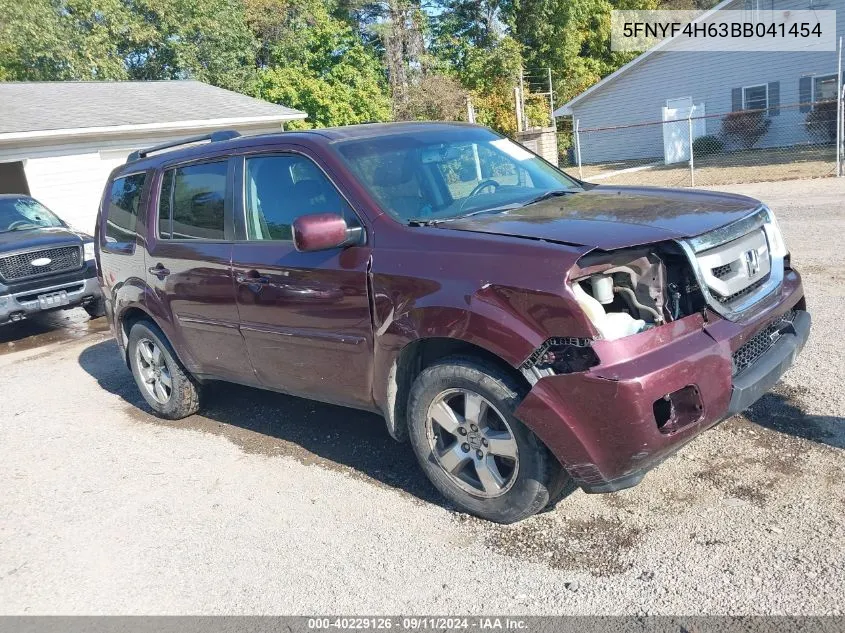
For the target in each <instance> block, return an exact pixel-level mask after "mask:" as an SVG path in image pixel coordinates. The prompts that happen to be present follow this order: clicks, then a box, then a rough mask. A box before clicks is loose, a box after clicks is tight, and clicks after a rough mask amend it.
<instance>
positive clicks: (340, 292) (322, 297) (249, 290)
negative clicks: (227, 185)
mask: <svg viewBox="0 0 845 633" xmlns="http://www.w3.org/2000/svg"><path fill="white" fill-rule="evenodd" d="M242 161H243V162H242V163H241V165H240V166H239V169H238V173H239V178H238V181H239V182H243V185H244V186H243V199H242V200H239V201H238V202H239V203H238V202H236V204H235V209H236V217H237V222H236V224H237V225H238V226H239V233H240V234H239V237H243V238H244V239H243V240H242V241H240V240H239V241H238V242H236V243H235V246H234V250H233V254H232V267H233V270H234V274H235V285H236V291H237V299H238V310H239V312H240V327H241V334H242V336H243V338H244V341H245V342H246V347H247V351H248V353H249V358H250V360H251V362H252V366H253V368H254V370H255V372H256V375H257V377H258V379H259V381H260V382H261V383H262V384H264V385H266V386H267V387H270V388H273V389H278V390H281V391H284V392H287V393H291V394H297V395H302V396H306V397H310V398H315V399H318V400H324V401H327V402H336V403H338V404H345V405H351V406H359V407H365V408H366V407H371V406H372V395H371V394H372V389H371V375H372V371H371V364H372V363H371V357H372V327H371V320H370V305H369V300H368V296H367V266H368V260H369V257H370V248H369V246H366V245H365V246H353V247H349V248H343V249H342V248H335V249H331V250H326V251H320V252H312V253H300V252H298V251H297V250H296V249H295V248H294V245H293V241H292V234H291V225H292V224H293V221H294V219H296V218H297V217H299V216H300V215H306V214H311V213H339V214H341V215H343V216H344V217H345V218H346V220H347V223H348V224H349V225H356V224H358V225H360V221H359V220H358V218H357V216H356V215H355V213H354V212H353V210H352V208H351V206H350V205H349V203H348V202H347V201H346V200H345V199H344V197H343V196H342V195H341V194H340V192H339V191H338V190H337V188H336V187H335V186H334V185H333V184H332V182H331V180H330V179H329V178H328V177H327V176H326V174H325V172H324V171H323V170H322V169H321V168H320V167H319V166H318V165H317V164H316V163H315V162H314V161H313V160H312V159H311V158H309V157H308V156H305V155H303V154H299V153H289V154H286V153H282V154H279V153H275V154H260V155H250V156H247V157H245V158H243V159H242ZM239 190H240V188H239Z"/></svg>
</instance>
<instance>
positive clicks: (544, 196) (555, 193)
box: [519, 189, 580, 208]
mask: <svg viewBox="0 0 845 633" xmlns="http://www.w3.org/2000/svg"><path fill="white" fill-rule="evenodd" d="M579 191H580V189H552V190H551V191H546V192H545V193H541V194H540V195H539V196H537V197H536V198H531V200H529V201H528V202H523V203H522V204H521V205H519V207H520V208H522V207H530V206H531V205H532V204H537V203H538V202H543V200H549V199H551V198H557V197H559V196H565V195H568V194H570V193H578V192H579Z"/></svg>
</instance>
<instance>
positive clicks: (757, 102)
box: [742, 84, 769, 110]
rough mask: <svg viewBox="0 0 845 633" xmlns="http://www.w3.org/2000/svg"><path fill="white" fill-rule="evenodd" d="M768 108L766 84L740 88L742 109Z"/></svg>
mask: <svg viewBox="0 0 845 633" xmlns="http://www.w3.org/2000/svg"><path fill="white" fill-rule="evenodd" d="M768 108H769V87H768V86H767V85H766V84H762V85H760V86H749V87H747V88H743V89H742V109H743V110H767V109H768Z"/></svg>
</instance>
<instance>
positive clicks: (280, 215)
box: [245, 155, 358, 240]
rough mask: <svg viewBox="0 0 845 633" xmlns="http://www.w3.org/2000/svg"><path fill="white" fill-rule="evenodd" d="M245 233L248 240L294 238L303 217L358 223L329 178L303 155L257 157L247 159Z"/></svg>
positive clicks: (354, 224) (355, 224) (353, 224)
mask: <svg viewBox="0 0 845 633" xmlns="http://www.w3.org/2000/svg"><path fill="white" fill-rule="evenodd" d="M245 173H246V175H245V182H246V192H245V193H246V196H245V198H246V234H247V239H249V240H290V239H293V233H292V230H291V226H292V225H293V221H294V220H295V219H296V218H298V217H299V216H302V215H310V214H312V213H337V214H339V215H342V216H343V217H344V219H346V221H347V223H349V224H350V225H351V226H357V225H358V222H357V219H356V218H355V214H354V213H353V212H352V209H351V208H350V207H349V204H348V203H347V202H346V200H344V199H343V197H342V196H341V195H340V194H339V193H338V191H337V189H335V186H334V185H333V184H332V183H331V181H330V180H329V179H328V178H327V177H326V175H325V174H324V173H323V172H322V170H320V168H318V167H317V166H316V165H315V164H314V163H313V162H312V161H311V160H309V159H308V158H305V157H304V156H296V155H285V156H257V157H254V158H248V159H247V160H246V172H245Z"/></svg>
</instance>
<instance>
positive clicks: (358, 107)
mask: <svg viewBox="0 0 845 633" xmlns="http://www.w3.org/2000/svg"><path fill="white" fill-rule="evenodd" d="M263 4H264V10H263V11H262V12H261V13H260V15H263V16H265V17H269V19H265V20H264V21H263V22H259V20H258V18H257V17H254V18H253V20H252V21H251V24H252V27H253V29H256V32H257V33H258V34H263V41H264V51H265V55H266V65H265V66H264V67H263V68H261V69H260V71H259V82H258V88H257V96H260V97H261V98H263V99H267V100H268V101H273V102H275V103H280V104H283V105H286V106H289V107H292V108H297V109H299V110H303V111H305V112H307V113H308V115H309V117H308V123H309V124H310V125H311V126H315V127H327V126H330V125H349V124H353V123H364V122H367V121H385V120H387V119H388V118H389V117H390V102H389V99H388V97H387V94H386V82H385V77H384V74H383V73H382V70H381V66H380V64H379V60H378V58H377V57H376V55H375V54H374V52H373V51H372V50H371V49H370V48H368V47H367V46H365V45H364V43H363V42H362V41H361V39H360V38H359V37H358V36H357V34H356V33H355V32H354V31H353V30H352V28H351V27H350V26H349V24H347V23H346V22H344V21H342V20H339V19H337V18H335V17H334V16H332V15H331V14H330V12H329V11H328V10H327V9H326V7H325V4H324V3H321V2H310V1H309V0H305V1H304V2H299V3H298V4H296V5H294V3H292V2H287V1H285V0H283V1H282V2H279V1H278V0H276V1H275V2H269V1H268V0H263ZM273 4H275V7H273V6H272V5H273ZM253 8H255V6H254V5H253ZM268 9H270V11H267V10H268ZM272 16H278V21H277V22H273V19H274V18H272ZM268 33H272V34H274V35H269V36H268Z"/></svg>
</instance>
